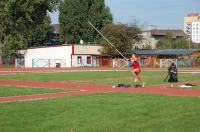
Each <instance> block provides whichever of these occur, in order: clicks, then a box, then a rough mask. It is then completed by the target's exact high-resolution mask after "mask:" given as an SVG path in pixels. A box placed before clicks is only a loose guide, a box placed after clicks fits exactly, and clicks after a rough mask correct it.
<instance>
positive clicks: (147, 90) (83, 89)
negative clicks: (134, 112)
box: [0, 80, 200, 103]
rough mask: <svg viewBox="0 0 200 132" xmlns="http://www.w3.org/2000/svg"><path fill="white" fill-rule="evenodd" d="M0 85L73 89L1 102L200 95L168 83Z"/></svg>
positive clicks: (12, 82)
mask: <svg viewBox="0 0 200 132" xmlns="http://www.w3.org/2000/svg"><path fill="white" fill-rule="evenodd" d="M178 84H181V83H178ZM192 84H200V82H192ZM0 86H28V87H34V88H60V89H68V90H69V89H71V90H73V91H70V92H60V93H47V94H34V95H24V96H9V97H0V103H5V102H13V101H27V100H40V99H48V98H56V97H63V96H75V95H81V94H94V93H109V92H128V93H144V94H163V95H170V96H200V90H188V89H177V88H167V87H168V85H166V84H165V85H154V86H146V87H144V88H133V87H131V88H112V86H111V85H95V84H69V83H65V82H30V81H15V80H0Z"/></svg>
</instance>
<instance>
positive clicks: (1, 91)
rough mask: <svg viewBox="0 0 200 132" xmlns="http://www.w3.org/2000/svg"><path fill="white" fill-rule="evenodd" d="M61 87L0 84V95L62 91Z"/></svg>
mask: <svg viewBox="0 0 200 132" xmlns="http://www.w3.org/2000/svg"><path fill="white" fill-rule="evenodd" d="M64 91H65V90H62V89H46V88H30V87H13V86H0V97H7V96H17V95H31V94H44V93H56V92H64Z"/></svg>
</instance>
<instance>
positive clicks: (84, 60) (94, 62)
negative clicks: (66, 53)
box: [72, 55, 98, 67]
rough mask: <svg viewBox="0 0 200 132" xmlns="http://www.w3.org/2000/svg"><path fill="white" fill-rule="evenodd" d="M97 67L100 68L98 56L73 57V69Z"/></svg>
mask: <svg viewBox="0 0 200 132" xmlns="http://www.w3.org/2000/svg"><path fill="white" fill-rule="evenodd" d="M88 59H90V60H88ZM96 66H98V59H97V57H96V56H92V55H73V56H72V67H96Z"/></svg>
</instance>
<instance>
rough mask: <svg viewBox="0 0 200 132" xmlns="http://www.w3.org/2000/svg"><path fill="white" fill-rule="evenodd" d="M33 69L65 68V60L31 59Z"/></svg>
mask: <svg viewBox="0 0 200 132" xmlns="http://www.w3.org/2000/svg"><path fill="white" fill-rule="evenodd" d="M32 67H33V68H55V67H57V68H60V67H62V68H64V67H66V59H39V58H35V59H32Z"/></svg>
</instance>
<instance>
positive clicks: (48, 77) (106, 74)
mask: <svg viewBox="0 0 200 132" xmlns="http://www.w3.org/2000/svg"><path fill="white" fill-rule="evenodd" d="M128 77H129V79H127V78H128ZM130 77H132V74H131V71H80V72H59V73H32V74H14V75H13V74H12V75H0V79H1V80H25V81H42V82H48V81H65V80H85V81H87V83H91V84H92V83H98V84H112V85H113V84H117V83H131V84H132V83H133V79H131V78H130ZM142 77H143V79H144V81H145V82H146V84H147V85H152V84H162V83H164V82H163V80H164V79H165V77H166V71H142ZM106 78H115V79H111V80H105V79H106ZM199 78H200V74H179V81H180V82H188V81H199Z"/></svg>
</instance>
